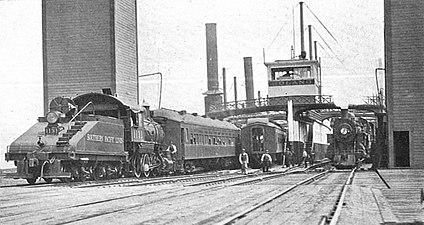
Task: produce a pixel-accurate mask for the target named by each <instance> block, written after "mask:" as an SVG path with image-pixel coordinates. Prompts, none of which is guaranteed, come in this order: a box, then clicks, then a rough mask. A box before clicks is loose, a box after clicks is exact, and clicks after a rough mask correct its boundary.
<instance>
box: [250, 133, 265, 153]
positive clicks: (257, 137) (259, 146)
mask: <svg viewBox="0 0 424 225" xmlns="http://www.w3.org/2000/svg"><path fill="white" fill-rule="evenodd" d="M263 150H264V129H263V128H262V127H252V151H253V152H258V151H263Z"/></svg>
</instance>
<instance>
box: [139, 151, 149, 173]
mask: <svg viewBox="0 0 424 225" xmlns="http://www.w3.org/2000/svg"><path fill="white" fill-rule="evenodd" d="M141 165H142V167H141V169H142V171H143V175H144V176H145V177H149V176H150V165H151V162H150V157H149V155H147V154H146V155H144V156H143V161H142V164H141Z"/></svg>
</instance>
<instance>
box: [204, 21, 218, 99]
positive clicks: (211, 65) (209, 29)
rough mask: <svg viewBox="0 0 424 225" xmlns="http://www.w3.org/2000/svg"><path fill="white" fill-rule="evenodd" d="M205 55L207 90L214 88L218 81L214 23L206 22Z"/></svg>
mask: <svg viewBox="0 0 424 225" xmlns="http://www.w3.org/2000/svg"><path fill="white" fill-rule="evenodd" d="M206 57H207V72H208V91H210V90H216V89H218V87H219V83H218V44H217V38H216V23H207V24H206Z"/></svg>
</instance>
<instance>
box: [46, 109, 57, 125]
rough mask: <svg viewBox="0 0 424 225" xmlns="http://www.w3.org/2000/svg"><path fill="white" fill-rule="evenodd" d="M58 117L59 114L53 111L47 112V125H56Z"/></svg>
mask: <svg viewBox="0 0 424 225" xmlns="http://www.w3.org/2000/svg"><path fill="white" fill-rule="evenodd" d="M59 117H60V116H59V112H55V111H52V112H49V113H47V115H46V119H47V122H48V123H57V122H58V121H59Z"/></svg>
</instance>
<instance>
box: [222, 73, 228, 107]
mask: <svg viewBox="0 0 424 225" xmlns="http://www.w3.org/2000/svg"><path fill="white" fill-rule="evenodd" d="M222 91H223V92H224V108H225V109H227V75H226V70H225V67H223V68H222Z"/></svg>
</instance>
